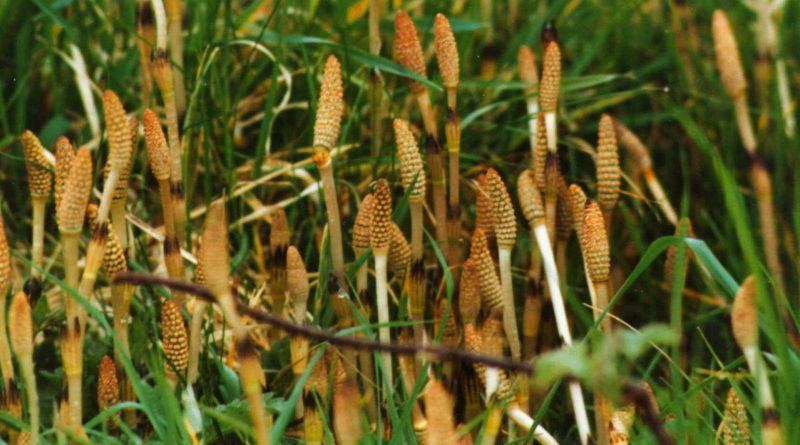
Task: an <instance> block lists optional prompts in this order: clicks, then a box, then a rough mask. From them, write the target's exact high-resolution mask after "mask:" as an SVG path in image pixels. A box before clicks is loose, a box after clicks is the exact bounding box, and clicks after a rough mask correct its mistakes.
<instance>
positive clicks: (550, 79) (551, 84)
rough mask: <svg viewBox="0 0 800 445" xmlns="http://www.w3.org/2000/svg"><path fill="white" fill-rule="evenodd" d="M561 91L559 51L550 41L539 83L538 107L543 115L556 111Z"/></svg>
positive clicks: (553, 42) (545, 52) (555, 43)
mask: <svg viewBox="0 0 800 445" xmlns="http://www.w3.org/2000/svg"><path fill="white" fill-rule="evenodd" d="M560 91H561V49H560V48H559V47H558V42H556V41H552V42H550V43H549V44H548V45H547V48H546V49H545V51H544V66H543V67H542V79H541V81H540V83H539V105H540V106H541V108H542V111H543V112H545V113H551V112H555V111H556V107H557V105H558V95H559V93H560Z"/></svg>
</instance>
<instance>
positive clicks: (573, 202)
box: [567, 184, 597, 307]
mask: <svg viewBox="0 0 800 445" xmlns="http://www.w3.org/2000/svg"><path fill="white" fill-rule="evenodd" d="M567 193H568V195H569V208H570V213H571V214H572V221H573V222H574V223H575V234H576V235H577V236H578V244H579V245H580V246H583V243H585V242H586V241H585V237H586V232H585V231H584V229H583V228H584V224H583V213H584V209H585V208H586V200H587V198H586V193H584V191H583V189H582V188H581V187H580V186H579V185H577V184H571V185H570V186H569V188H568V189H567ZM581 255H582V259H583V272H584V274H585V275H586V283H587V284H589V283H591V282H592V279H591V277H590V276H589V267H588V266H587V265H586V257H585V256H583V255H584V254H583V247H581ZM589 296H590V298H591V301H592V306H594V307H597V295H596V293H595V287H594V286H592V285H591V284H590V285H589Z"/></svg>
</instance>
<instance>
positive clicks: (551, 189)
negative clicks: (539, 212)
mask: <svg viewBox="0 0 800 445" xmlns="http://www.w3.org/2000/svg"><path fill="white" fill-rule="evenodd" d="M544 179H545V180H544V188H543V189H541V190H542V191H543V192H544V196H545V200H547V201H549V200H556V199H558V183H559V179H561V166H560V165H559V164H558V155H557V154H555V153H547V158H546V159H545V162H544Z"/></svg>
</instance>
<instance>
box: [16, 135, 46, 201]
mask: <svg viewBox="0 0 800 445" xmlns="http://www.w3.org/2000/svg"><path fill="white" fill-rule="evenodd" d="M22 150H23V154H24V156H25V169H26V170H27V171H28V187H29V188H30V192H31V196H33V197H47V195H49V194H50V188H51V187H52V183H53V178H52V177H51V176H50V169H49V168H48V165H49V162H48V160H47V156H45V154H44V147H42V143H41V142H39V138H37V137H36V135H35V134H33V133H32V132H31V131H30V130H26V131H25V133H22Z"/></svg>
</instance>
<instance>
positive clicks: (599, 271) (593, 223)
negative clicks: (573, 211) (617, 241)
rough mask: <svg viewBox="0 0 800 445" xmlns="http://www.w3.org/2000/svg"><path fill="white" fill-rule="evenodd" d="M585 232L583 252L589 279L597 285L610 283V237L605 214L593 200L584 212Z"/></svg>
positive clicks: (590, 200) (587, 203) (588, 202)
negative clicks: (607, 232) (604, 217)
mask: <svg viewBox="0 0 800 445" xmlns="http://www.w3.org/2000/svg"><path fill="white" fill-rule="evenodd" d="M583 230H584V231H585V238H584V239H585V243H584V244H583V251H584V256H585V257H586V266H587V267H588V269H589V277H590V278H591V279H592V281H593V282H595V283H600V282H604V281H608V278H609V275H610V273H611V259H610V250H609V245H608V235H607V234H606V225H605V220H604V219H603V212H602V211H601V210H600V206H599V205H598V204H597V201H595V200H593V199H589V200H587V201H586V206H585V208H584V210H583Z"/></svg>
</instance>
